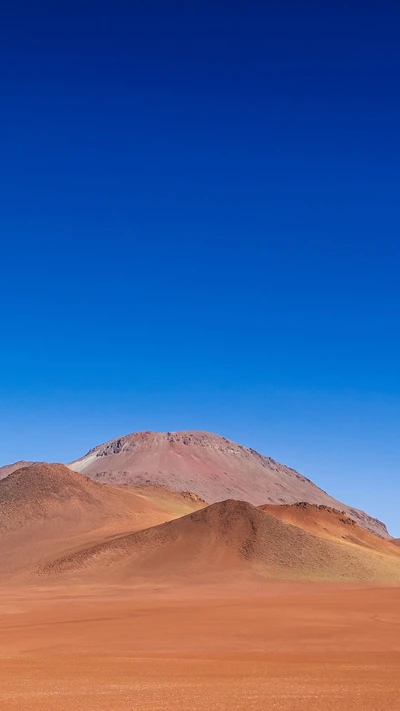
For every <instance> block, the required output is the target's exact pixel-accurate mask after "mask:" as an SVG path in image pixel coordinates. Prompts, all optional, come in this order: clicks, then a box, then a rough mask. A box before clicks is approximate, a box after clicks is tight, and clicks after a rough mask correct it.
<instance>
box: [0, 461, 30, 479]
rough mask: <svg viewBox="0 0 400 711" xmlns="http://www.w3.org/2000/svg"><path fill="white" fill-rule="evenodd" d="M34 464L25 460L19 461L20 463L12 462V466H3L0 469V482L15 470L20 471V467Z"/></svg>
mask: <svg viewBox="0 0 400 711" xmlns="http://www.w3.org/2000/svg"><path fill="white" fill-rule="evenodd" d="M34 463H35V462H26V461H25V460H21V461H20V462H14V464H5V465H4V466H3V467H0V480H1V479H5V478H6V476H8V475H9V474H12V473H13V472H15V471H16V470H17V469H22V467H29V466H30V465H31V464H34Z"/></svg>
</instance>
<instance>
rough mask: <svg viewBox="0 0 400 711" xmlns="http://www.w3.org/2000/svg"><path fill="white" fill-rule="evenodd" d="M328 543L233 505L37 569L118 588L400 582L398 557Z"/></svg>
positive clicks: (215, 507)
mask: <svg viewBox="0 0 400 711" xmlns="http://www.w3.org/2000/svg"><path fill="white" fill-rule="evenodd" d="M382 545H386V547H387V551H386V552H385V554H382V553H378V552H376V551H373V550H370V549H366V548H363V547H361V546H359V545H357V544H352V543H349V542H339V541H337V540H327V539H326V538H322V537H318V536H316V535H313V534H311V533H309V532H307V531H305V530H303V529H301V528H299V527H296V526H293V525H290V524H286V523H283V522H282V521H280V520H279V519H278V518H276V517H275V516H271V515H270V514H268V513H265V512H263V511H260V510H259V509H257V508H255V507H254V506H252V505H251V504H249V503H247V502H244V501H235V500H227V501H223V502H219V503H215V504H212V505H211V506H208V507H206V508H203V509H201V510H199V511H196V512H194V513H191V514H188V515H187V516H184V517H182V518H179V519H175V520H173V521H170V522H168V523H164V524H161V525H159V526H154V527H152V528H149V529H146V530H143V531H137V532H134V533H129V534H125V535H120V536H115V537H113V538H111V539H108V540H106V541H104V542H102V543H100V544H97V545H92V546H91V545H88V546H85V547H84V548H82V547H80V548H79V549H78V550H76V551H70V552H69V553H68V554H67V555H64V556H61V557H55V558H54V559H53V560H51V561H47V562H46V563H45V564H43V565H41V566H40V567H39V569H38V571H37V574H39V575H40V576H42V577H50V578H52V577H55V578H59V577H65V576H66V577H67V578H68V579H71V580H74V581H77V580H80V581H88V582H94V581H96V582H104V581H107V580H112V581H114V582H116V583H119V584H125V583H131V582H133V581H136V582H139V583H142V582H143V581H147V582H149V581H152V582H154V583H155V582H166V581H169V582H174V581H175V582H177V581H179V580H190V581H191V582H192V583H196V582H199V583H200V582H201V583H210V582H214V581H215V580H220V579H222V580H224V582H225V583H229V582H231V581H240V580H247V579H250V578H258V579H261V580H262V579H264V580H267V579H279V580H283V579H295V580H301V579H307V580H332V581H333V580H337V581H339V580H342V581H344V580H345V581H365V582H367V581H368V582H399V581H400V554H398V552H397V550H396V549H395V547H394V546H392V545H391V544H390V543H389V542H385V541H382Z"/></svg>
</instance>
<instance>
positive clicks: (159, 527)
mask: <svg viewBox="0 0 400 711" xmlns="http://www.w3.org/2000/svg"><path fill="white" fill-rule="evenodd" d="M132 438H133V440H132ZM199 438H200V439H199ZM221 439H222V438H217V437H216V436H214V435H204V433H202V435H201V436H200V435H191V436H190V437H189V436H188V435H187V433H172V434H170V435H169V436H168V437H167V436H166V437H165V438H164V439H163V438H161V441H162V442H163V445H162V447H161V450H162V448H163V447H166V453H165V459H163V457H162V451H161V452H160V445H159V441H160V440H159V438H157V437H149V434H148V433H143V436H142V435H141V434H140V433H139V435H137V434H136V435H132V436H131V438H128V439H127V440H126V441H127V442H128V445H127V446H128V447H129V452H128V453H129V459H130V464H129V466H130V467H131V469H132V470H134V469H135V467H136V468H139V466H141V463H142V462H143V451H142V449H143V448H142V442H145V448H146V452H147V454H146V457H147V467H148V469H147V477H146V479H145V480H143V479H141V478H140V477H139V480H138V479H137V478H136V477H134V481H133V482H132V481H131V482H130V483H125V485H122V484H121V472H120V470H116V471H115V472H114V473H113V471H114V470H112V467H111V468H110V472H109V476H107V477H106V479H107V480H108V479H110V481H111V482H113V483H104V484H103V483H102V484H101V483H99V481H103V480H104V477H100V478H99V477H97V476H94V479H95V480H94V481H93V480H92V478H88V477H87V476H84V475H83V474H82V473H79V472H77V471H74V470H73V469H72V465H70V467H67V466H65V465H63V464H46V463H36V464H32V463H30V462H19V463H17V464H15V465H10V466H7V467H6V468H5V469H4V470H3V471H4V472H5V475H4V476H3V478H2V480H1V481H0V543H1V547H0V578H1V582H2V586H1V592H0V627H1V630H2V634H1V635H0V701H1V708H5V709H10V710H11V711H28V710H29V711H32V709H33V711H39V709H40V710H41V711H42V710H43V711H67V709H68V711H69V710H70V709H71V708H74V709H76V710H77V711H97V710H102V709H104V711H111V710H112V711H129V710H130V709H132V711H133V710H135V711H157V709H159V710H160V711H161V710H162V711H172V710H175V709H177V708H180V707H181V708H184V709H188V710H192V711H205V709H210V708H213V709H216V711H218V710H221V711H222V710H224V711H225V710H226V711H234V710H237V711H239V710H240V711H242V710H243V711H244V710H245V709H249V708H251V709H260V711H261V709H263V710H264V709H271V710H272V709H275V710H278V711H303V710H304V711H305V710H306V709H307V711H320V709H327V711H342V710H343V711H344V710H346V711H347V710H348V709H352V710H353V709H354V710H355V711H358V710H359V711H361V710H363V711H380V710H382V711H384V710H385V711H392V710H394V709H398V708H399V701H398V695H399V682H398V668H399V662H400V644H399V623H400V547H399V546H398V541H396V540H395V539H393V538H391V537H390V534H389V533H388V532H387V531H386V529H385V527H384V526H383V524H380V522H376V524H374V519H372V518H371V517H369V516H368V514H364V513H363V512H358V511H356V510H355V509H353V508H352V507H350V506H345V505H343V506H342V505H341V504H340V503H339V502H336V501H335V500H334V499H331V497H329V496H328V495H327V494H325V492H321V490H320V489H318V487H315V485H314V484H312V482H309V481H308V480H307V479H305V478H304V477H301V475H298V474H297V473H293V470H290V469H287V468H286V469H282V465H278V464H277V463H274V464H271V462H272V460H266V461H267V464H265V462H264V463H262V465H261V466H262V471H261V470H260V471H258V469H257V468H256V469H255V462H257V461H258V459H259V458H260V456H261V455H258V454H257V453H254V452H250V454H249V450H245V449H244V448H241V447H240V446H239V445H234V443H229V442H228V441H227V440H224V441H223V443H222V444H221V441H220V440H221ZM132 441H133V443H134V446H132ZM149 441H150V450H152V449H153V448H154V446H155V448H156V450H157V455H156V456H152V457H151V456H150V454H149ZM119 442H123V439H120V440H119ZM137 442H139V443H140V446H139V447H138V459H139V463H138V462H136V463H135V456H136V452H135V450H136V445H137ZM165 442H166V443H167V444H165ZM176 442H178V446H176ZM227 442H228V444H226V443H227ZM154 443H155V445H154ZM124 446H125V445H124V444H122V445H121V444H117V445H115V444H112V445H111V450H112V454H111V455H108V454H104V453H101V454H100V456H99V457H98V459H101V460H103V459H107V458H108V457H109V456H112V457H114V458H115V457H118V456H120V449H121V447H124ZM105 447H106V451H108V450H110V447H109V445H107V446H106V445H105ZM182 447H184V448H186V452H188V453H189V454H186V458H184V459H183V460H182V456H183V455H182V456H181V454H180V453H181V448H182ZM192 447H194V448H195V452H196V454H194V452H193V450H192ZM221 448H222V449H221ZM115 449H117V452H115V451H114V450H115ZM132 450H133V453H132ZM102 451H103V450H101V452H102ZM202 451H203V459H202V456H201V453H202ZM215 451H216V452H217V454H215ZM123 456H125V455H123ZM88 457H89V458H90V457H93V454H90V453H89V455H88ZM188 457H189V458H188ZM221 457H222V459H221ZM236 458H237V459H238V462H239V463H238V467H239V469H240V467H241V468H242V469H240V471H241V472H242V473H241V478H240V481H241V487H242V489H243V491H244V492H246V491H249V490H250V489H251V486H252V481H253V479H254V477H255V478H256V480H259V482H261V483H262V487H261V488H259V490H258V494H255V495H254V497H253V501H254V499H257V498H258V496H259V495H260V496H261V493H260V492H261V491H262V490H268V491H270V492H271V496H269V497H267V498H269V499H271V498H273V496H272V493H273V491H274V487H276V486H277V484H278V483H279V481H278V479H279V476H280V473H281V472H282V471H283V472H284V474H282V476H283V480H284V481H285V487H286V489H285V491H286V494H285V496H286V497H287V498H288V499H289V503H281V504H277V503H271V501H268V500H267V501H265V502H264V503H263V504H261V505H258V506H255V505H254V503H251V502H250V501H249V499H251V498H252V497H251V496H247V499H246V493H245V494H244V497H243V499H242V500H241V499H238V498H232V497H228V498H225V499H223V500H217V501H214V503H210V501H207V500H204V499H203V498H201V497H200V496H199V494H198V492H199V490H200V489H201V487H200V483H199V482H201V486H202V487H203V493H204V492H208V493H209V494H212V492H214V496H213V497H212V498H214V499H215V498H218V497H217V495H216V492H217V489H218V487H220V491H223V490H224V487H225V488H226V487H227V485H228V484H227V482H228V480H229V481H230V482H231V484H232V481H233V480H234V477H235V476H236V474H235V463H234V462H235V459H236ZM264 459H266V458H263V460H264ZM96 460H97V455H96ZM249 460H250V461H249ZM263 460H262V461H263ZM112 461H115V460H109V462H110V463H111V462H112ZM150 461H153V469H150ZM182 461H183V464H182ZM190 461H192V464H190ZM213 461H221V462H222V461H223V462H224V467H225V475H224V474H223V473H221V471H220V470H219V469H218V467H216V468H215V473H214V474H213V472H212V466H213V465H212V462H213ZM90 462H93V459H90ZM176 462H181V468H180V469H179V478H178V479H177V478H176V476H177V469H176V466H177V465H176ZM110 463H109V464H108V466H109V467H110ZM125 463H126V464H128V462H127V460H126V462H125ZM95 464H96V466H97V461H96V462H95ZM246 464H247V467H248V469H247V470H246V469H245V467H246ZM91 466H94V465H93V464H91ZM170 466H171V467H172V472H171V480H172V482H173V484H174V485H173V486H172V487H171V488H169V487H168V486H167V483H168V481H169V475H168V467H170ZM160 467H161V469H160ZM174 467H175V468H174ZM82 468H83V469H84V467H81V469H82ZM209 470H210V471H209ZM228 470H229V471H230V472H231V474H230V475H229V476H228V473H227V472H228ZM160 471H164V473H163V474H162V476H160ZM194 472H195V473H194ZM196 472H197V473H196ZM175 475H176V476H175ZM232 477H233V478H232ZM262 477H263V478H262ZM123 478H124V477H122V479H123ZM208 481H210V486H209V487H208V483H207V482H208ZM237 481H239V478H238V479H237ZM191 484H194V485H195V488H197V492H193V491H191V490H190V485H191ZM292 485H293V486H292ZM229 486H230V485H229ZM304 487H305V488H304ZM304 492H305V493H307V492H311V493H310V498H311V499H312V500H311V501H308V500H301V499H300V500H299V497H300V496H301V495H302V494H303V493H304ZM318 492H321V497H322V502H321V501H320V502H315V500H314V499H315V498H317V499H318V496H319V494H318ZM325 497H326V498H325ZM296 499H297V500H296ZM326 500H328V501H329V504H332V503H336V504H337V506H341V508H337V507H335V506H332V505H328V504H327V503H325V501H326ZM374 529H375V531H374ZM393 544H395V545H393Z"/></svg>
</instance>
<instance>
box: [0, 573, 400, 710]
mask: <svg viewBox="0 0 400 711" xmlns="http://www.w3.org/2000/svg"><path fill="white" fill-rule="evenodd" d="M399 669H400V589H398V588H381V589H379V588H364V589H362V588H357V587H355V586H353V587H349V586H347V587H344V586H343V585H342V586H339V585H323V584H316V583H314V584H310V583H303V584H301V583H268V584H263V585H262V586H261V585H255V584H254V585H253V586H252V587H246V588H245V587H243V588H240V587H234V586H233V587H230V588H229V589H225V590H224V589H222V588H217V587H215V586H214V587H206V586H192V587H191V588H186V589H184V588H182V589H178V588H175V589H174V588H159V589H148V590H146V589H139V588H135V589H129V588H123V589H119V588H118V589H117V588H115V589H113V588H95V587H93V588H88V587H86V588H79V587H76V588H69V589H66V588H64V589H62V588H60V587H48V588H42V589H33V588H8V589H3V590H2V591H1V593H0V708H1V709H7V711H8V710H10V711H28V710H29V711H39V709H40V711H70V710H71V709H72V710H73V711H158V710H161V709H162V711H172V710H174V711H175V710H176V709H182V711H183V710H185V711H186V710H187V711H192V710H193V711H204V710H205V709H211V710H212V711H220V710H222V709H223V710H224V711H235V710H239V709H240V710H241V711H242V710H244V709H252V710H253V709H255V710H256V711H258V710H260V711H261V709H262V710H263V711H265V710H269V709H275V710H279V711H289V710H290V711H323V710H326V711H342V710H343V711H344V710H346V711H358V710H360V711H392V710H394V709H396V710H398V709H400V673H399Z"/></svg>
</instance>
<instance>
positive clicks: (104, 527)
mask: <svg viewBox="0 0 400 711" xmlns="http://www.w3.org/2000/svg"><path fill="white" fill-rule="evenodd" d="M203 505H204V504H203V502H200V501H199V500H198V499H197V498H196V497H194V496H190V495H189V494H184V495H179V494H177V493H175V492H169V491H167V490H166V489H163V488H162V487H158V488H156V487H141V488H140V489H139V491H136V489H135V488H126V487H116V486H103V485H101V484H98V483H97V482H93V481H91V480H90V479H88V478H87V477H85V476H83V475H82V474H79V473H77V472H74V471H72V470H71V469H69V468H68V467H66V466H64V465H63V464H45V463H41V464H33V465H31V466H28V467H22V468H20V469H17V470H15V471H14V472H12V473H11V474H9V475H8V476H7V477H6V478H5V479H2V480H1V481H0V571H2V572H4V571H10V570H13V569H17V568H21V567H22V568H23V566H24V565H25V564H26V565H31V564H32V562H33V561H34V560H39V559H41V558H43V557H45V556H47V555H53V554H54V552H57V551H58V552H60V551H62V550H64V549H68V548H69V547H71V546H76V545H78V544H81V543H83V542H85V543H86V544H87V542H88V541H92V542H93V541H97V540H103V539H104V537H106V536H109V535H115V534H116V533H120V532H121V531H123V532H126V531H132V530H138V529H142V528H145V527H148V526H153V525H156V524H159V523H162V522H165V521H169V520H170V519H172V518H175V517H176V516H183V515H184V514H186V513H188V512H190V511H193V510H196V509H197V508H199V507H201V506H203Z"/></svg>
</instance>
